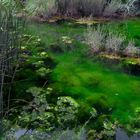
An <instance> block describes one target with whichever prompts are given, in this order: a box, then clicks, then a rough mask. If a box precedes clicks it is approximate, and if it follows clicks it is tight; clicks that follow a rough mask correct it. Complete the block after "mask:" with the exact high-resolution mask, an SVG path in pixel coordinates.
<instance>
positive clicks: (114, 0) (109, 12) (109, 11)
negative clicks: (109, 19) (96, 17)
mask: <svg viewBox="0 0 140 140" xmlns="http://www.w3.org/2000/svg"><path fill="white" fill-rule="evenodd" d="M121 5H122V1H121V0H111V2H110V3H109V4H107V6H106V7H105V10H104V12H103V15H104V16H113V15H114V14H116V12H117V10H118V9H119V8H120V7H121Z"/></svg>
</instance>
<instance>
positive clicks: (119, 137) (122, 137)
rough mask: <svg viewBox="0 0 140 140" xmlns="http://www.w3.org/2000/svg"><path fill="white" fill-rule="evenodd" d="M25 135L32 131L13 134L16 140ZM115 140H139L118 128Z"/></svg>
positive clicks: (139, 137)
mask: <svg viewBox="0 0 140 140" xmlns="http://www.w3.org/2000/svg"><path fill="white" fill-rule="evenodd" d="M25 134H27V135H31V134H33V131H32V130H28V131H27V130H26V129H20V130H18V131H16V133H15V136H16V139H17V140H18V139H19V138H20V137H21V136H23V135H25ZM115 140H140V135H136V134H135V135H133V136H131V137H129V136H128V135H127V133H126V132H125V131H124V130H122V129H121V128H118V129H117V130H116V138H115Z"/></svg>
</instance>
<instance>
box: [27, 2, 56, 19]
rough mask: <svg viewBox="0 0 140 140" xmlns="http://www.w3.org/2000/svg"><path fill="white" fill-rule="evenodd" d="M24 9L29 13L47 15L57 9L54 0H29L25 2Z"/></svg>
mask: <svg viewBox="0 0 140 140" xmlns="http://www.w3.org/2000/svg"><path fill="white" fill-rule="evenodd" d="M25 10H26V11H27V12H28V13H29V14H31V15H42V16H44V17H46V18H47V17H49V16H51V15H52V14H54V13H55V12H56V10H57V8H56V5H55V0H29V1H27V2H26V3H25Z"/></svg>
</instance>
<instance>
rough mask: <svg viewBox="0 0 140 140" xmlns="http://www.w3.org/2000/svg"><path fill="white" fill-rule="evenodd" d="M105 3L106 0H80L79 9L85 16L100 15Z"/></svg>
mask: <svg viewBox="0 0 140 140" xmlns="http://www.w3.org/2000/svg"><path fill="white" fill-rule="evenodd" d="M105 4H106V0H81V1H80V7H79V9H80V11H81V12H82V13H84V15H85V16H89V15H92V16H101V15H102V13H103V10H104V6H105Z"/></svg>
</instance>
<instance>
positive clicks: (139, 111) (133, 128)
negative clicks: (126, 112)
mask: <svg viewBox="0 0 140 140" xmlns="http://www.w3.org/2000/svg"><path fill="white" fill-rule="evenodd" d="M127 130H128V131H130V132H133V133H137V134H139V133H140V107H137V108H136V109H135V116H134V117H133V118H132V117H131V119H130V122H129V124H128V125H127Z"/></svg>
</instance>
